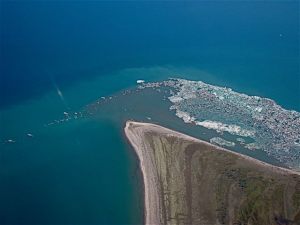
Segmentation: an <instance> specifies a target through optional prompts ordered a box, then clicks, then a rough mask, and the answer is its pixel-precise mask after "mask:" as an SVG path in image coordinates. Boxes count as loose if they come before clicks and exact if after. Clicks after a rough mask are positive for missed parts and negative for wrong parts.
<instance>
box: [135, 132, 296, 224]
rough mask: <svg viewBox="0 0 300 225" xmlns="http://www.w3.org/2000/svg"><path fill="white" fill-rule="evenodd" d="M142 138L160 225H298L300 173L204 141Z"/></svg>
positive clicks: (157, 136)
mask: <svg viewBox="0 0 300 225" xmlns="http://www.w3.org/2000/svg"><path fill="white" fill-rule="evenodd" d="M133 129H134V128H133ZM143 136H144V137H143V138H144V142H145V144H146V145H148V146H149V149H150V150H151V151H152V153H151V157H152V159H151V160H152V164H153V166H154V168H156V171H157V176H156V177H155V182H156V183H157V184H156V185H157V188H158V189H159V194H160V205H161V207H160V208H161V215H160V216H161V218H160V220H161V222H162V224H203V225H206V224H207V225H212V224H235V225H237V224H253V225H272V224H274V225H281V224H300V176H299V175H297V174H292V173H287V172H285V171H283V170H279V169H276V168H275V167H272V166H268V165H263V164H260V163H257V162H255V161H253V160H251V159H247V158H245V157H241V156H239V155H237V154H233V153H230V152H227V151H222V150H220V149H217V148H215V147H213V146H210V145H207V144H206V143H196V142H193V141H190V140H187V139H184V138H180V137H176V136H172V135H167V134H166V133H160V132H156V131H146V132H145V133H144V135H143Z"/></svg>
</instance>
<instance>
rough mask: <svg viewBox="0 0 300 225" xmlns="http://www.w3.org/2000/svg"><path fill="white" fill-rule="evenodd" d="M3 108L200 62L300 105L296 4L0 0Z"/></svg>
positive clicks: (239, 83)
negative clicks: (63, 89)
mask: <svg viewBox="0 0 300 225" xmlns="http://www.w3.org/2000/svg"><path fill="white" fill-rule="evenodd" d="M0 7H1V13H0V16H1V60H0V61H1V88H0V91H1V92H0V96H1V101H0V106H1V107H6V106H7V105H11V104H15V103H18V102H20V101H23V100H25V99H29V98H31V97H33V96H38V95H40V94H42V93H45V92H47V91H48V90H50V89H53V83H52V80H53V79H54V80H55V81H56V82H57V83H58V84H59V85H63V86H67V85H71V84H72V83H74V82H80V81H81V80H82V79H88V78H90V77H93V76H101V75H104V74H106V73H107V72H110V71H115V70H118V69H122V68H128V67H143V66H153V65H165V64H171V65H188V66H197V67H199V68H200V69H202V70H207V71H208V72H211V73H213V74H214V75H216V76H217V77H218V78H219V79H221V80H223V81H225V82H227V83H228V84H229V85H231V86H234V87H236V88H240V89H242V90H246V91H248V92H251V93H252V92H253V93H260V94H261V95H263V96H266V97H270V98H273V99H275V100H277V101H278V102H279V103H280V104H282V105H284V106H285V107H287V108H294V109H298V110H299V109H300V106H299V99H298V96H299V95H300V87H299V82H300V81H299V79H300V78H299V1H287V2H282V1H268V2H261V1H255V2H244V1H214V2H209V1H201V2H165V3H162V2H141V3H137V2H96V1H88V2H86V1H71V2H70V1H59V2H58V1H43V2H38V1H12V2H11V1H1V3H0Z"/></svg>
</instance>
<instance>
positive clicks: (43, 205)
mask: <svg viewBox="0 0 300 225" xmlns="http://www.w3.org/2000/svg"><path fill="white" fill-rule="evenodd" d="M298 9H299V3H298V1H288V2H278V1H274V2H273V1H272V2H271V1H270V2H257V1H255V2H254V3H251V2H244V1H230V2H227V1H213V2H211V3H210V2H202V1H199V2H188V3H186V2H142V3H137V2H124V3H123V2H122V3H121V2H118V4H116V3H114V2H95V1H91V2H89V3H85V2H80V1H79V2H78V1H77V2H70V1H60V2H57V1H43V2H37V1H26V2H21V1H12V2H11V1H1V2H0V18H1V20H0V21H1V22H0V23H1V24H0V26H1V29H0V33H1V39H0V40H1V41H0V44H1V54H0V59H1V61H0V62H1V64H0V66H1V67H0V68H1V71H0V184H1V185H0V223H1V224H132V223H136V224H138V223H141V222H142V217H143V203H142V188H141V179H140V173H139V170H138V162H137V160H136V156H135V154H134V153H133V151H132V149H131V148H130V146H129V145H128V144H127V141H126V139H125V137H124V134H123V131H122V129H123V126H124V122H125V121H126V120H127V119H136V120H142V121H149V120H148V119H147V117H151V120H150V121H152V122H156V123H159V124H161V125H164V126H167V127H169V128H172V129H176V130H179V131H182V132H185V133H187V134H190V135H193V136H196V137H201V138H203V139H206V140H208V139H209V138H210V137H211V136H214V135H215V133H214V132H213V131H210V130H204V129H200V128H198V127H193V126H190V125H187V124H184V123H183V122H182V121H181V120H180V119H179V118H177V117H176V116H175V115H174V114H173V113H172V112H170V111H169V106H170V103H168V102H167V101H164V100H161V97H162V93H157V92H151V91H149V92H147V91H146V92H140V93H132V94H128V95H124V96H123V95H122V92H120V91H121V90H124V89H127V88H134V87H136V83H135V82H136V80H137V79H145V80H146V81H156V80H165V79H167V78H168V77H173V76H176V77H181V78H185V79H192V80H202V81H204V82H206V83H210V84H214V85H219V86H227V87H231V88H233V89H234V90H236V91H238V92H242V93H246V94H249V95H258V96H262V97H268V98H271V99H274V100H275V101H276V102H277V103H278V104H280V105H282V106H283V107H284V108H287V109H294V110H297V111H300V101H299V96H300V73H299V10H298ZM101 96H105V97H106V98H107V97H109V96H114V97H113V98H112V99H111V100H109V101H107V103H106V104H104V105H98V104H97V105H95V106H93V105H90V103H92V102H95V101H96V100H97V99H99V98H101ZM108 99H109V98H108ZM87 109H88V110H87ZM79 111H84V112H86V111H88V112H91V113H92V114H88V115H87V116H85V117H84V118H79V119H76V120H70V121H67V122H62V123H58V124H54V125H48V124H49V123H52V122H53V121H54V120H59V119H62V118H66V116H65V115H64V112H68V113H70V114H71V113H72V114H73V113H75V112H79ZM28 133H30V134H32V135H33V137H29V136H28V135H27V134H28ZM230 138H231V137H228V139H229V140H230ZM9 139H11V140H12V141H15V143H7V140H9ZM236 150H237V151H242V150H241V149H239V148H237V149H236ZM243 153H245V154H249V155H252V156H254V157H257V158H259V159H262V160H265V161H269V162H271V163H274V164H276V163H277V162H276V161H274V160H272V159H270V158H268V157H267V156H266V155H264V153H263V152H257V153H255V152H249V151H247V152H243Z"/></svg>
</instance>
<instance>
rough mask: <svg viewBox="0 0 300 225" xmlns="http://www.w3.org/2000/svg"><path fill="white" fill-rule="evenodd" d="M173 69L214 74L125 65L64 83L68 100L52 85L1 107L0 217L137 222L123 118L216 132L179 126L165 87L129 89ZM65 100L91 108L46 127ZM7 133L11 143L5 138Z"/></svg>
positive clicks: (203, 134)
mask: <svg viewBox="0 0 300 225" xmlns="http://www.w3.org/2000/svg"><path fill="white" fill-rule="evenodd" d="M175 74H189V75H190V76H185V78H189V79H193V78H195V75H196V74H197V75H198V76H200V77H203V78H204V79H207V80H209V79H212V80H213V79H214V77H211V76H210V75H209V74H207V73H203V72H202V71H199V70H196V69H191V68H186V69H184V68H177V69H175V67H169V68H168V67H166V68H163V67H154V68H148V69H147V68H141V69H126V70H122V71H119V72H117V73H115V74H110V76H105V77H100V78H98V79H94V80H91V81H89V82H83V83H81V84H80V85H77V86H73V87H71V88H67V89H65V90H63V89H61V93H62V94H63V96H64V100H65V102H62V99H61V98H60V97H59V95H58V94H57V92H56V91H53V92H50V93H48V94H46V95H44V96H42V97H40V98H36V99H33V100H31V101H27V102H24V103H23V104H19V105H17V106H14V107H12V108H10V109H7V110H2V111H1V124H2V127H1V128H2V132H1V135H0V138H1V140H2V143H1V152H0V165H1V169H0V171H1V176H0V179H1V184H2V185H1V190H2V191H1V192H0V193H1V194H0V198H1V199H2V201H1V202H2V203H1V204H0V206H1V212H2V213H1V220H2V221H4V222H6V221H8V222H9V223H20V221H21V222H22V223H49V224H56V223H64V224H65V223H93V224H94V223H97V224H107V223H109V224H120V223H121V224H124V223H141V221H142V218H143V203H142V185H141V177H140V172H139V170H138V161H137V159H136V156H135V154H134V152H133V150H132V149H131V148H130V146H129V145H128V143H127V141H126V138H125V137H124V134H123V127H124V123H125V121H126V120H128V119H134V120H138V121H149V122H154V123H158V124H161V125H164V126H167V127H169V128H171V129H175V130H179V131H182V132H184V133H187V134H190V135H193V136H195V137H199V138H202V139H205V140H209V138H211V137H213V136H215V135H216V132H214V131H211V130H207V129H201V128H199V127H195V126H191V125H187V124H184V123H183V122H182V121H181V119H179V118H177V117H176V116H175V115H174V112H170V111H169V107H170V102H168V101H167V100H163V96H164V95H166V93H164V92H161V93H160V92H157V91H154V90H152V89H150V90H143V91H138V92H136V91H134V90H135V87H136V84H135V82H136V80H137V79H146V80H149V81H150V80H160V79H166V78H167V77H169V76H172V75H175ZM108 87H109V88H108ZM125 88H130V89H131V90H133V91H132V92H131V93H129V94H126V95H123V94H122V93H123V92H120V91H117V90H122V89H123V90H124V89H125ZM101 96H106V99H107V101H106V103H104V104H97V99H99V97H101ZM110 96H111V99H109V97H110ZM92 100H94V101H92ZM91 102H93V103H92V104H89V103H91ZM65 104H67V105H68V107H69V110H68V112H69V113H70V114H73V113H75V112H79V111H82V112H88V114H85V116H84V117H83V118H78V119H72V120H69V121H65V122H60V123H56V124H53V125H48V124H49V123H51V122H52V121H54V120H60V119H62V118H65V116H64V114H63V112H64V111H67V110H66V108H65ZM150 118H151V119H150ZM27 133H30V134H32V135H33V136H34V137H28V136H27V135H26V134H27ZM228 138H229V139H230V138H231V137H228ZM8 139H13V140H14V141H16V142H15V143H7V142H5V140H8ZM234 150H236V151H239V152H242V153H244V154H247V155H250V156H253V157H256V158H259V159H261V160H264V161H267V162H270V163H273V164H277V162H276V160H274V159H270V158H269V157H267V156H266V155H265V154H264V153H263V152H258V151H257V152H252V151H245V150H241V149H239V147H238V146H237V147H236V149H234ZM33 209H34V212H33V211H32V210H33ZM33 213H34V217H33V216H32V214H33ZM16 215H17V216H16Z"/></svg>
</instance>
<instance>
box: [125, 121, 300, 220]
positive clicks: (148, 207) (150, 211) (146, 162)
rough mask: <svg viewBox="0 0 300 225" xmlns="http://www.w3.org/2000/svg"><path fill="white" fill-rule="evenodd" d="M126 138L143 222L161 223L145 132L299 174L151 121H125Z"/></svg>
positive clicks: (156, 190) (149, 150) (158, 199)
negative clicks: (139, 182) (139, 184)
mask: <svg viewBox="0 0 300 225" xmlns="http://www.w3.org/2000/svg"><path fill="white" fill-rule="evenodd" d="M124 131H125V134H126V137H127V139H128V140H129V142H130V144H131V145H132V146H133V148H134V150H135V152H136V154H137V156H138V158H139V161H140V162H139V164H140V169H141V171H142V176H143V183H144V221H145V224H157V225H159V224H163V223H162V221H161V218H160V208H161V206H160V190H159V188H158V187H159V186H158V184H157V183H156V180H155V175H156V174H155V168H154V166H153V164H152V162H151V156H150V155H149V154H150V153H151V149H149V148H148V146H147V145H146V142H145V141H144V140H143V138H144V134H145V133H147V132H156V133H160V134H163V135H167V136H173V137H178V138H182V139H185V140H188V141H192V142H195V143H201V144H205V145H206V146H209V147H213V149H214V150H217V151H226V152H228V153H230V154H234V155H237V156H238V157H241V158H244V159H246V160H249V161H251V162H253V163H255V164H256V165H259V166H262V167H264V168H266V169H269V170H272V171H274V172H276V173H280V174H294V175H300V173H299V172H297V171H293V170H289V169H286V168H282V167H278V166H274V165H271V164H268V163H265V162H262V161H260V160H257V159H254V158H252V157H250V156H246V155H242V154H240V153H237V152H233V151H230V150H228V149H225V148H222V147H219V146H215V145H213V144H211V143H208V142H206V141H202V140H200V139H197V138H194V137H191V136H188V135H186V134H183V133H180V132H177V131H173V130H171V129H168V128H165V127H162V126H159V125H156V124H151V123H141V122H133V121H127V122H126V126H125V128H124Z"/></svg>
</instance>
